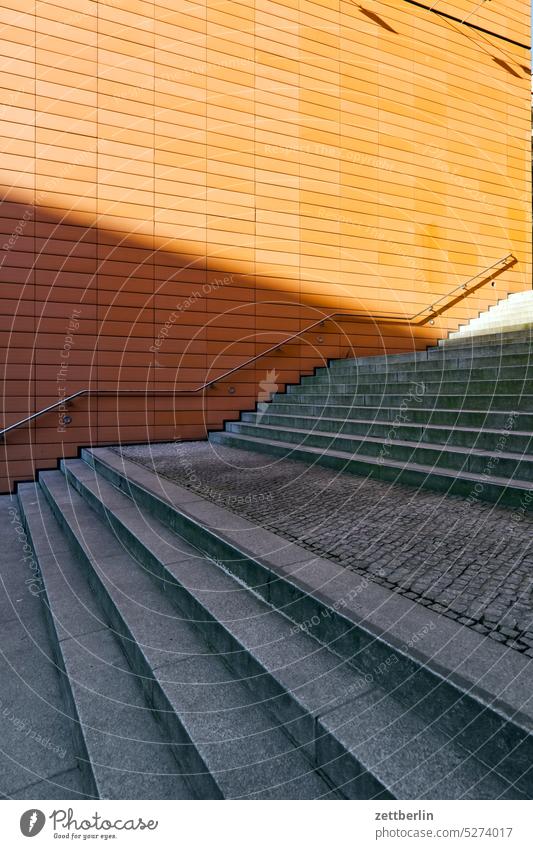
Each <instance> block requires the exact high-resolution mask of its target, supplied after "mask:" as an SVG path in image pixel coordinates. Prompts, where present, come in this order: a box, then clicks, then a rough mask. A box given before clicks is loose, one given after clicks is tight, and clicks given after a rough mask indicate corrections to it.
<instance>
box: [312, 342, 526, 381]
mask: <svg viewBox="0 0 533 849" xmlns="http://www.w3.org/2000/svg"><path fill="white" fill-rule="evenodd" d="M444 353H445V354H446V356H439V357H437V356H429V352H427V351H425V352H423V356H419V357H417V358H416V359H408V360H405V359H403V358H402V359H401V360H397V359H396V358H397V356H398V355H397V354H391V355H390V356H387V357H383V358H382V357H381V356H380V357H370V358H366V357H359V358H350V357H345V358H344V359H340V360H332V361H331V363H330V364H329V365H328V366H327V367H326V370H330V371H332V372H335V373H337V372H341V373H343V372H347V373H349V372H350V371H357V372H361V373H368V374H371V373H374V374H380V375H381V374H390V373H391V372H396V371H402V372H405V373H408V374H412V373H413V372H422V373H423V372H424V371H426V370H427V371H431V370H433V371H438V372H439V373H441V374H442V373H444V372H445V371H446V370H448V369H451V370H452V371H453V370H456V369H457V370H465V371H467V372H469V371H471V370H472V369H474V368H480V369H484V368H493V367H496V369H497V370H499V369H503V368H510V367H513V366H515V367H516V366H517V367H519V368H527V367H528V366H530V365H531V363H532V351H531V347H530V346H527V348H526V349H525V350H524V351H522V352H521V353H516V352H515V346H513V345H510V346H509V347H508V348H506V349H504V350H503V351H500V352H498V353H494V352H491V353H488V354H485V355H483V356H476V355H475V353H474V352H473V351H472V350H470V351H469V352H466V353H465V352H462V353H460V352H458V353H457V355H456V353H455V352H454V350H453V348H450V349H449V350H448V349H446V351H445V352H444ZM317 371H318V372H320V371H321V368H319V369H317Z"/></svg>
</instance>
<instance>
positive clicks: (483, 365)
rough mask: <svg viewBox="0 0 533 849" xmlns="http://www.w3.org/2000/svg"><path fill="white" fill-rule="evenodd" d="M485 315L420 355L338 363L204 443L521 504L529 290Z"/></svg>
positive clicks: (529, 397) (532, 309)
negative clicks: (260, 452) (250, 450)
mask: <svg viewBox="0 0 533 849" xmlns="http://www.w3.org/2000/svg"><path fill="white" fill-rule="evenodd" d="M486 316H490V317H489V318H485V317H484V316H482V317H481V318H480V319H478V320H476V321H474V322H472V323H471V324H470V325H468V326H466V327H465V328H463V329H462V330H461V331H460V332H458V333H457V334H452V337H451V338H450V339H448V340H446V341H445V342H443V343H441V344H440V345H439V346H438V347H436V348H429V349H428V350H427V351H422V352H414V353H410V354H398V355H392V356H378V357H362V358H359V359H349V360H348V359H345V360H336V361H334V362H332V363H331V364H330V365H329V366H328V367H327V368H319V369H316V371H315V374H314V375H313V376H309V377H303V378H302V380H301V382H300V383H299V384H298V385H293V386H289V387H288V388H287V391H286V392H285V393H278V394H276V395H274V397H273V398H272V401H271V402H270V403H269V404H268V405H262V408H261V409H260V410H258V411H257V412H254V413H252V412H246V413H243V414H242V415H241V418H240V421H237V422H228V423H227V425H226V428H225V430H224V431H222V432H214V433H212V434H210V439H211V441H212V442H215V443H224V444H226V445H231V446H234V447H239V448H249V449H252V450H256V451H263V452H266V453H269V454H273V455H276V456H280V457H292V458H293V459H299V460H304V461H307V462H309V463H319V464H323V465H327V466H330V467H334V468H338V469H340V470H341V469H342V470H344V471H350V472H354V473H356V474H359V475H365V476H367V475H368V476H372V477H376V478H379V479H381V480H386V481H391V482H401V483H405V484H411V485H413V486H417V487H421V486H422V487H428V488H430V489H434V490H439V491H442V492H447V493H451V494H460V495H463V496H466V497H468V496H472V497H475V498H476V499H482V500H487V501H497V502H500V503H502V504H508V505H512V506H520V505H523V503H524V498H526V496H527V494H528V492H530V490H531V488H532V486H533V449H532V445H533V443H532V431H533V388H532V387H533V384H532V378H533V360H532V353H533V346H532V340H533V335H532V327H533V324H532V323H531V322H532V321H533V292H525V293H520V294H518V295H512V296H511V297H510V298H509V299H508V300H507V301H505V302H503V303H502V304H500V305H499V306H498V307H497V308H494V309H493V310H491V311H489V312H488V313H487V314H486ZM526 319H528V322H529V323H527V324H526V323H525V320H526ZM478 321H479V322H484V323H483V324H477V323H476V322H478ZM518 321H520V327H519V329H517V322H518ZM472 328H476V331H475V334H474V330H473V329H472ZM526 501H527V504H530V503H531V501H532V499H530V498H529V499H528V498H526Z"/></svg>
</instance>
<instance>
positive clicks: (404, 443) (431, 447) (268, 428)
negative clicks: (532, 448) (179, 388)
mask: <svg viewBox="0 0 533 849" xmlns="http://www.w3.org/2000/svg"><path fill="white" fill-rule="evenodd" d="M230 424H231V426H232V427H234V426H237V427H239V426H240V425H244V426H245V427H254V428H256V429H257V430H259V431H265V432H267V433H268V432H272V431H273V432H277V431H278V430H279V428H277V427H276V426H275V425H266V424H255V423H252V422H250V423H247V422H231V423H230ZM283 430H284V431H287V432H288V433H300V434H304V435H305V434H308V435H309V434H312V435H313V436H320V437H324V438H326V439H327V438H331V439H343V440H346V441H352V442H362V443H365V442H371V443H373V444H376V445H381V444H383V438H382V437H380V436H367V435H366V434H346V433H338V432H337V431H323V430H316V431H312V430H304V429H303V428H296V427H285V426H284V427H283ZM230 432H231V433H235V432H238V431H230ZM391 444H394V445H397V446H399V447H405V448H413V449H420V450H428V451H441V452H442V451H451V452H452V453H454V454H467V455H472V454H474V455H475V456H477V457H487V458H490V457H492V456H493V455H494V452H493V451H487V450H484V449H482V448H469V447H466V448H465V447H463V446H461V445H448V444H442V443H432V442H411V441H409V440H406V439H394V440H393V441H392V443H391ZM498 456H499V457H500V458H502V459H504V460H505V459H509V460H517V461H525V462H532V461H533V455H531V454H518V453H514V452H510V451H500V452H499V453H498Z"/></svg>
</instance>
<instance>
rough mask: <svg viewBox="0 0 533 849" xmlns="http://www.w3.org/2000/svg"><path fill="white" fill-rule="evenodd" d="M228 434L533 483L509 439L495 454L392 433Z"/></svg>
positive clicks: (241, 426)
mask: <svg viewBox="0 0 533 849" xmlns="http://www.w3.org/2000/svg"><path fill="white" fill-rule="evenodd" d="M226 433H234V434H243V435H245V436H252V437H256V438H258V439H263V440H269V439H272V440H273V441H276V442H283V441H284V442H290V443H292V444H294V445H298V446H302V447H304V446H313V447H316V448H321V449H322V450H323V451H330V450H333V451H341V452H343V453H345V454H347V455H348V454H349V455H351V456H353V457H357V456H359V455H364V456H366V457H373V458H376V459H377V460H378V462H380V463H383V462H385V461H386V460H388V459H391V460H397V461H398V462H400V463H402V462H403V463H404V464H405V465H409V464H410V463H411V462H413V463H416V464H417V465H421V466H430V467H431V468H432V469H439V468H444V469H450V470H451V469H454V470H458V471H463V470H464V471H466V472H470V473H472V474H477V475H478V476H480V477H481V476H483V475H484V474H493V473H497V475H498V476H499V477H505V478H507V479H509V480H511V479H514V478H517V479H518V480H520V481H523V482H526V481H533V457H532V456H527V455H526V456H525V457H524V456H523V455H522V454H512V453H511V452H509V451H508V450H507V446H506V444H505V438H502V441H501V446H500V448H499V449H498V448H497V447H496V446H495V449H493V450H492V451H483V450H481V449H477V448H464V447H462V446H457V445H439V444H432V443H429V444H424V443H419V442H414V441H406V440H401V439H400V438H399V437H398V435H397V434H395V433H392V434H391V435H390V438H386V439H385V440H384V439H383V437H381V436H377V437H373V436H368V435H366V436H356V435H350V434H340V433H336V432H329V433H328V432H318V431H315V430H304V429H299V428H294V427H283V428H279V427H276V426H273V425H267V424H263V423H262V422H261V423H260V424H248V423H247V422H228V424H227V426H226Z"/></svg>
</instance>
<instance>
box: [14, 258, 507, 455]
mask: <svg viewBox="0 0 533 849" xmlns="http://www.w3.org/2000/svg"><path fill="white" fill-rule="evenodd" d="M511 260H512V261H513V264H514V263H515V262H516V257H515V256H513V254H507V256H504V257H502V258H501V259H499V260H498V261H497V262H494V263H493V264H492V265H489V266H488V267H487V268H485V269H483V271H480V272H479V273H478V274H475V275H474V276H473V277H470V278H469V279H468V280H467V281H466V283H461V284H460V285H459V286H456V287H455V288H454V289H452V290H451V292H448V294H447V295H442V297H440V298H438V299H437V300H436V301H433V303H432V304H430V305H429V306H428V307H424V309H422V310H420V311H419V312H417V313H415V314H414V315H412V316H409V317H407V316H402V315H398V314H394V313H373V314H372V316H371V317H369V315H368V313H350V312H332V313H330V314H329V315H325V316H322V318H319V319H317V321H314V322H313V323H312V324H308V325H307V327H304V328H303V330H298V331H297V332H296V333H293V334H292V336H289V337H288V338H287V339H284V340H283V341H282V342H277V343H276V344H275V345H272V346H271V347H270V348H267V349H266V351H261V353H260V354H256V355H255V356H254V357H250V359H248V360H245V361H244V362H243V363H239V365H238V366H234V367H233V368H231V369H229V371H226V372H224V374H221V375H219V376H218V377H214V378H212V379H211V380H208V381H206V382H205V383H202V384H201V385H200V386H196V387H195V388H194V389H149V390H146V389H116V390H115V389H90V388H86V389H79V390H78V391H77V392H73V393H72V395H68V396H66V397H65V398H61V399H60V400H59V401H54V403H53V404H49V405H48V406H47V407H43V409H42V410H38V411H37V412H36V413H32V414H31V415H30V416H26V418H24V419H20V421H18V422H14V423H13V424H11V425H9V426H8V427H5V428H4V429H3V430H0V442H3V440H4V437H5V435H6V434H7V433H9V432H10V431H12V430H16V428H18V427H21V426H22V425H24V424H27V423H28V422H31V421H33V420H34V419H37V418H39V417H40V416H43V415H44V414H45V413H49V412H51V411H52V410H55V409H57V408H58V407H62V406H64V405H65V404H69V403H70V402H71V401H74V400H75V399H76V398H81V397H90V396H91V395H98V396H108V395H111V396H114V397H116V396H119V395H126V396H127V395H130V396H136V395H144V396H145V397H148V396H155V397H157V396H159V395H162V396H169V395H170V396H173V397H174V396H178V395H196V394H197V393H199V392H204V391H205V390H206V389H209V387H211V386H214V385H215V384H216V383H219V382H220V381H222V380H225V379H226V378H227V377H229V376H230V375H232V374H235V372H237V371H240V370H241V369H243V368H246V367H247V366H250V365H252V363H255V362H256V361H257V360H259V359H262V358H263V357H266V356H267V354H271V353H273V351H276V350H278V349H279V348H282V347H283V346H284V345H289V344H290V343H291V342H293V341H294V340H295V339H298V338H299V337H300V336H303V334H304V333H308V332H309V331H310V330H313V328H314V327H318V326H319V325H323V324H324V322H326V321H329V320H331V319H332V318H338V317H342V318H359V319H363V320H366V321H375V320H376V319H379V320H381V321H388V322H390V323H391V324H415V325H417V326H423V325H424V324H427V323H428V322H433V320H434V316H436V315H438V314H439V313H440V312H443V310H444V308H441V309H440V310H439V309H436V307H438V305H439V304H440V303H442V301H445V300H447V299H448V298H451V297H453V296H454V295H455V293H456V292H459V293H460V292H463V293H464V295H462V296H461V295H460V296H459V297H466V294H468V292H469V291H471V292H472V291H474V289H476V288H479V285H481V284H478V286H475V287H471V288H470V290H469V288H468V287H469V285H470V284H471V283H473V282H474V281H475V280H478V279H479V278H480V277H482V276H483V275H484V274H485V275H487V280H486V281H485V282H488V280H489V279H490V277H491V276H492V275H491V274H490V272H491V271H493V269H497V268H498V266H500V265H503V264H504V263H510V262H511ZM502 270H503V269H502ZM456 300H457V299H456ZM452 303H455V301H452ZM448 306H451V304H449V305H448ZM425 313H428V315H427V316H425V317H424V314H425Z"/></svg>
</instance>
